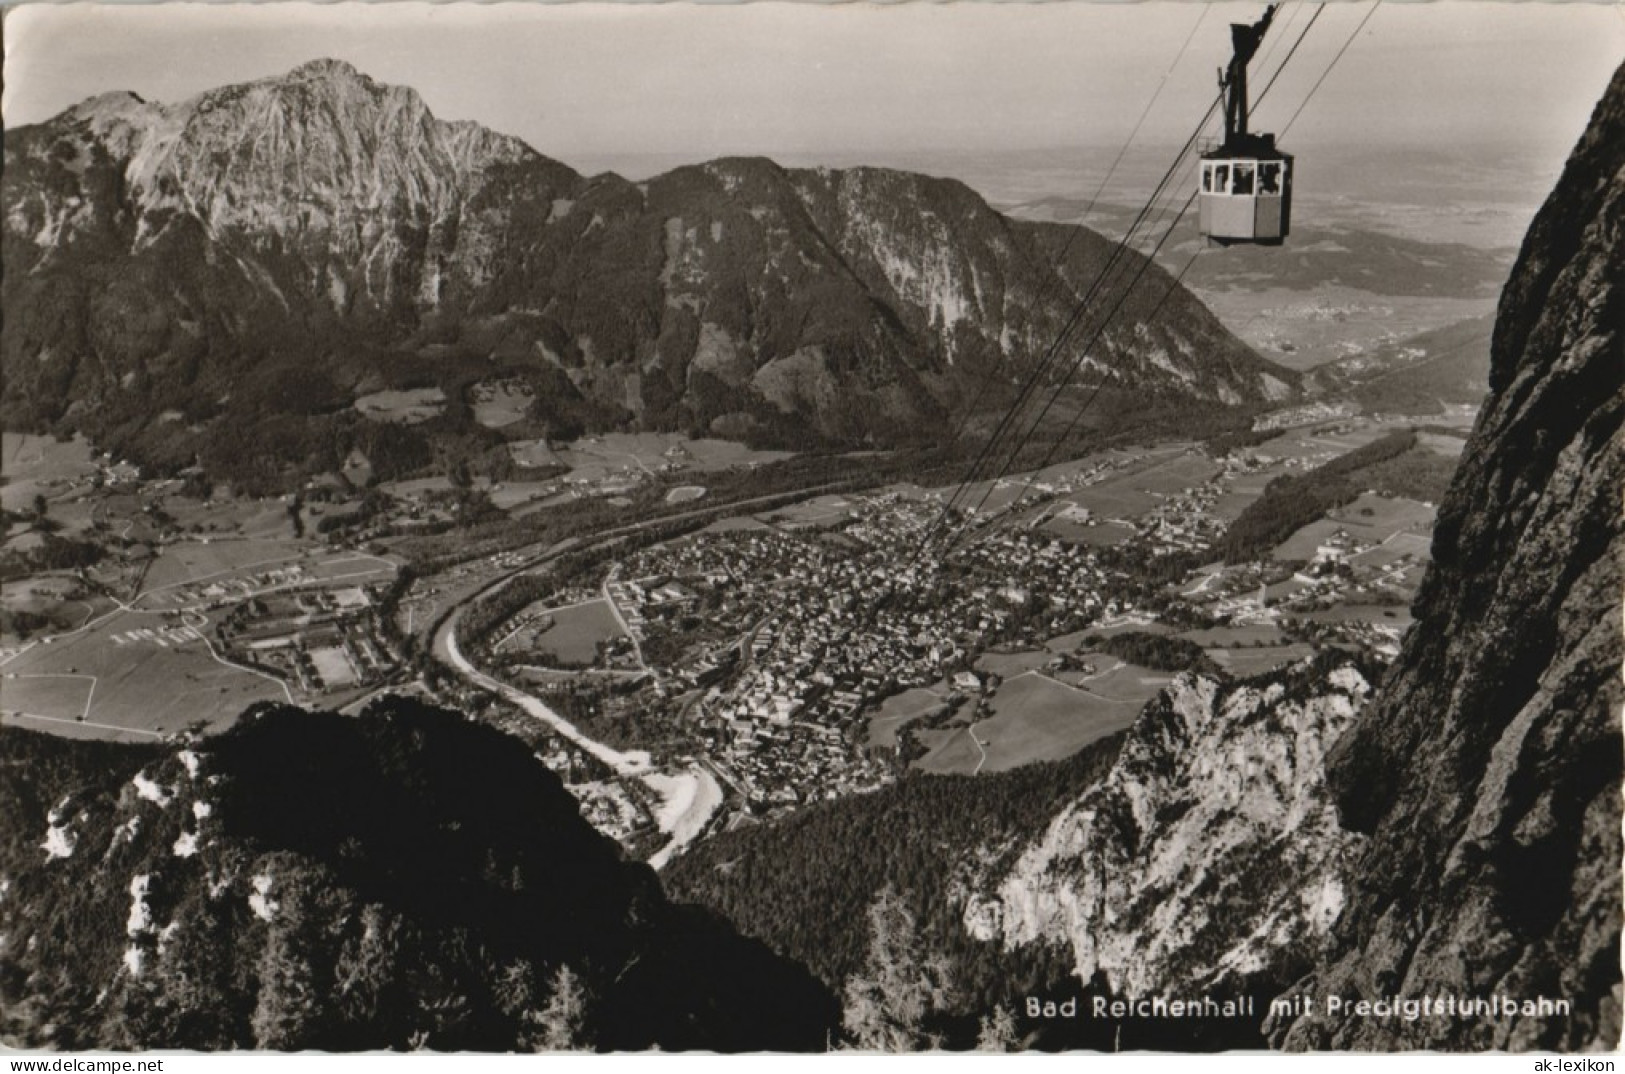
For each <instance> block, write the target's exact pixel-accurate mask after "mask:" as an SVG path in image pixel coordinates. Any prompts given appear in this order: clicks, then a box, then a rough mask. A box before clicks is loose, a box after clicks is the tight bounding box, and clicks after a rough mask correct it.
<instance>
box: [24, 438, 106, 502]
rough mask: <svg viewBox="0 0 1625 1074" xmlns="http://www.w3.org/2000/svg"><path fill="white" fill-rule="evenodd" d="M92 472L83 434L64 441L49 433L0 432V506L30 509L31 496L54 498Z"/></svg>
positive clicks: (32, 500)
mask: <svg viewBox="0 0 1625 1074" xmlns="http://www.w3.org/2000/svg"><path fill="white" fill-rule="evenodd" d="M95 472H96V465H95V463H94V462H93V461H92V453H91V448H90V444H89V443H88V442H86V441H85V439H84V438H83V437H80V436H75V437H74V438H73V439H72V440H70V441H67V442H66V443H64V442H62V441H60V440H57V439H56V438H55V437H53V436H31V435H27V434H24V433H0V473H3V474H4V475H5V483H4V484H3V485H0V506H3V507H4V508H5V509H6V510H7V511H25V512H31V511H32V510H33V507H34V497H35V496H44V497H45V498H46V499H47V500H51V499H54V498H55V497H56V496H58V495H60V494H61V493H62V492H63V490H64V489H65V488H67V487H68V486H71V485H73V484H74V483H75V482H79V481H85V480H88V479H89V477H90V475H91V474H93V473H95ZM52 513H53V514H54V513H55V508H53V509H52Z"/></svg>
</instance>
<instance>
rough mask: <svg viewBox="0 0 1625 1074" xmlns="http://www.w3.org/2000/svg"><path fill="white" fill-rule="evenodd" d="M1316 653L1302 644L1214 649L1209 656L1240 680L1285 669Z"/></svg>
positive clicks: (1209, 651) (1208, 653)
mask: <svg viewBox="0 0 1625 1074" xmlns="http://www.w3.org/2000/svg"><path fill="white" fill-rule="evenodd" d="M1313 653H1314V650H1313V649H1311V648H1310V647H1309V646H1307V645H1304V644H1302V643H1301V642H1291V643H1289V644H1286V645H1268V646H1264V647H1261V648H1255V649H1233V648H1212V649H1209V650H1207V655H1208V656H1209V657H1210V658H1211V659H1212V660H1213V662H1214V663H1215V664H1218V665H1219V666H1220V667H1221V668H1223V669H1224V670H1225V671H1227V672H1229V673H1230V674H1231V675H1234V676H1236V677H1237V678H1239V679H1244V678H1247V677H1248V676H1250V675H1262V674H1264V673H1265V672H1267V671H1274V670H1275V669H1276V668H1279V667H1285V666H1286V665H1288V664H1293V663H1296V662H1298V661H1299V660H1302V659H1304V658H1306V657H1308V656H1310V655H1312V654H1313Z"/></svg>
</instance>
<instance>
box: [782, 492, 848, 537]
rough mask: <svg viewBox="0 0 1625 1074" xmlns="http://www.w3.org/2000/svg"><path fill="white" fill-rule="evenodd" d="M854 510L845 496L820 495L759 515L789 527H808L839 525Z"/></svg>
mask: <svg viewBox="0 0 1625 1074" xmlns="http://www.w3.org/2000/svg"><path fill="white" fill-rule="evenodd" d="M854 510H855V505H854V504H853V503H852V501H851V500H849V499H847V498H846V497H845V496H833V495H832V496H818V497H816V498H814V499H811V500H804V501H802V502H800V503H796V504H792V505H790V506H789V507H783V508H780V509H779V510H777V511H774V512H772V513H770V514H766V515H761V516H758V517H760V518H761V519H762V520H763V521H765V522H768V523H772V524H775V525H780V526H784V527H786V528H787V529H808V528H816V527H822V526H834V525H838V524H839V523H841V522H844V521H846V520H847V519H848V518H851V517H852V513H853V511H854Z"/></svg>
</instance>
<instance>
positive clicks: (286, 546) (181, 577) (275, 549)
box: [144, 539, 306, 592]
mask: <svg viewBox="0 0 1625 1074" xmlns="http://www.w3.org/2000/svg"><path fill="white" fill-rule="evenodd" d="M305 547H306V546H304V545H302V544H301V543H300V542H298V541H295V540H292V539H289V540H217V541H208V542H204V541H182V542H179V543H176V544H172V545H170V546H168V547H166V548H164V549H163V550H162V551H161V552H160V553H159V554H158V557H157V558H156V559H154V560H153V562H152V566H151V567H149V568H148V569H147V577H146V582H145V586H144V588H145V589H146V590H147V591H148V592H151V591H152V590H155V589H167V588H169V587H171V586H179V585H185V584H186V583H188V582H196V581H199V580H201V579H205V578H215V577H218V576H220V575H225V574H233V573H236V572H238V571H242V570H246V569H250V568H254V567H267V568H268V567H273V566H277V565H280V564H285V563H287V562H289V561H292V560H297V559H298V558H299V557H300V556H301V555H302V554H303V553H304V550H305Z"/></svg>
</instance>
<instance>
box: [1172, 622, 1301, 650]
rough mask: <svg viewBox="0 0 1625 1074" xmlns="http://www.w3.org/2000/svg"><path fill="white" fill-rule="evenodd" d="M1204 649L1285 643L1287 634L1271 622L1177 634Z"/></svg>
mask: <svg viewBox="0 0 1625 1074" xmlns="http://www.w3.org/2000/svg"><path fill="white" fill-rule="evenodd" d="M1178 637H1181V638H1184V639H1185V640H1186V641H1194V642H1195V643H1196V644H1198V645H1200V646H1201V647H1202V648H1204V649H1226V648H1241V647H1253V646H1260V645H1285V644H1286V643H1287V636H1286V635H1285V634H1284V633H1282V632H1281V628H1280V627H1278V626H1275V625H1274V624H1273V623H1259V624H1256V625H1249V626H1220V627H1213V628H1211V629H1209V630H1187V631H1185V633H1183V634H1180V635H1178Z"/></svg>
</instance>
